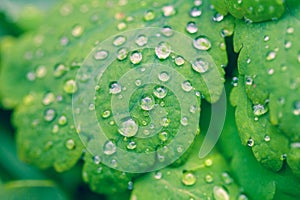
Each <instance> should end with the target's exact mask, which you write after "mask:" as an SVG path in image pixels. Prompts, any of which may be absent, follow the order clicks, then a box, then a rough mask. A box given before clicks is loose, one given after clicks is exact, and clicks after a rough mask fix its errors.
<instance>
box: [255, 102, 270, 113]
mask: <svg viewBox="0 0 300 200" xmlns="http://www.w3.org/2000/svg"><path fill="white" fill-rule="evenodd" d="M267 112H268V107H265V106H264V105H262V104H257V105H254V106H253V114H254V115H255V116H261V115H263V114H265V113H267Z"/></svg>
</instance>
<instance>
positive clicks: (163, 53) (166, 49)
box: [155, 42, 171, 60]
mask: <svg viewBox="0 0 300 200" xmlns="http://www.w3.org/2000/svg"><path fill="white" fill-rule="evenodd" d="M170 53H171V46H170V45H169V44H168V43H166V42H161V43H159V44H158V46H157V47H155V54H156V56H157V57H158V58H159V59H162V60H164V59H166V58H168V57H169V55H170Z"/></svg>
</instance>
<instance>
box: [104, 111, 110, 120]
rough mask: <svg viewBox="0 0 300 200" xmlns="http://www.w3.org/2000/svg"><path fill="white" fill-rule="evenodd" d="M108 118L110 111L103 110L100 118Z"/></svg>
mask: <svg viewBox="0 0 300 200" xmlns="http://www.w3.org/2000/svg"><path fill="white" fill-rule="evenodd" d="M109 116H110V111H109V110H105V111H103V112H102V117H103V118H104V119H105V118H108V117H109Z"/></svg>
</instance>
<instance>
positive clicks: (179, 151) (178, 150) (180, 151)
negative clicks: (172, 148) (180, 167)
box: [176, 145, 183, 153]
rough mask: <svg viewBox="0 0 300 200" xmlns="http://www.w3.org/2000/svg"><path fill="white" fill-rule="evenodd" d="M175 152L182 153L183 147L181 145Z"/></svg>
mask: <svg viewBox="0 0 300 200" xmlns="http://www.w3.org/2000/svg"><path fill="white" fill-rule="evenodd" d="M176 150H177V152H178V153H182V152H183V147H182V146H181V145H179V146H178V147H177V149H176Z"/></svg>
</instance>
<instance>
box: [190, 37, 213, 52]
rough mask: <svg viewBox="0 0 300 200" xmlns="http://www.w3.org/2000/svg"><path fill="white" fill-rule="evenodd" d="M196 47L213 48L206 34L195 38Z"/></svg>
mask: <svg viewBox="0 0 300 200" xmlns="http://www.w3.org/2000/svg"><path fill="white" fill-rule="evenodd" d="M193 45H194V47H195V48H196V49H199V50H204V51H207V50H209V49H210V48H211V43H210V41H209V40H208V39H207V38H206V37H205V36H198V37H196V38H195V39H194V40H193Z"/></svg>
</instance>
